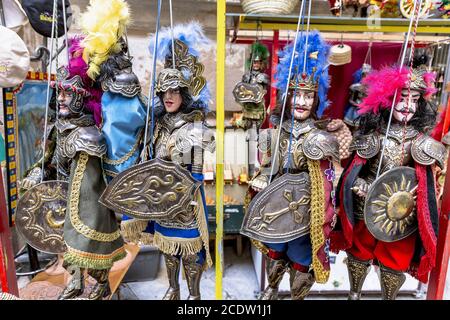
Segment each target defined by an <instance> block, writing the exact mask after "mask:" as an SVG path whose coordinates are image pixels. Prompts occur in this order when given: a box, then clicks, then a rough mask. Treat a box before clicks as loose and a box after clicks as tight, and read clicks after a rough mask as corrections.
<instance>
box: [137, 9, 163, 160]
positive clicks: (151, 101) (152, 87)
mask: <svg viewBox="0 0 450 320" xmlns="http://www.w3.org/2000/svg"><path fill="white" fill-rule="evenodd" d="M161 2H162V0H158V16H157V19H156V31H155V46H154V47H153V70H151V73H150V74H151V76H150V88H149V91H150V92H149V95H148V102H147V117H146V121H145V133H144V148H143V150H142V154H141V162H143V161H144V158H145V150H146V147H145V144H146V143H147V136H148V127H149V121H148V120H149V119H148V118H149V116H150V104H151V106H152V112H151V113H152V127H151V135H153V120H154V119H153V115H154V112H153V111H154V109H155V103H154V99H153V95H154V93H155V76H156V53H157V52H158V41H159V40H158V39H159V26H160V22H161V21H160V20H161ZM149 146H150V150H151V151H150V157H153V151H152V150H153V146H152V141H150V142H149Z"/></svg>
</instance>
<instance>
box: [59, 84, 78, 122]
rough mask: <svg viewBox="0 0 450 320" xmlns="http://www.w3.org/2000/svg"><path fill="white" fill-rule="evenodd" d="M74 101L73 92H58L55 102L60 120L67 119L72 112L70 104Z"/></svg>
mask: <svg viewBox="0 0 450 320" xmlns="http://www.w3.org/2000/svg"><path fill="white" fill-rule="evenodd" d="M73 99H74V96H73V92H71V91H66V90H60V91H59V94H58V97H57V102H58V106H59V109H58V115H59V116H60V117H62V118H67V117H69V116H70V115H71V114H72V112H71V111H70V104H71V103H72V101H73Z"/></svg>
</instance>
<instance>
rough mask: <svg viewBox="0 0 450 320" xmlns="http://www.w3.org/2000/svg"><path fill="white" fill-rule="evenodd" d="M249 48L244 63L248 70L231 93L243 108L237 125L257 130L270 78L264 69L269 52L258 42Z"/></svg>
mask: <svg viewBox="0 0 450 320" xmlns="http://www.w3.org/2000/svg"><path fill="white" fill-rule="evenodd" d="M251 50H252V51H251V54H250V57H249V59H248V60H247V63H246V64H247V68H249V70H248V71H247V72H246V73H245V74H244V75H243V76H242V81H241V82H239V83H238V84H237V85H236V86H235V88H234V90H233V95H234V98H235V100H236V102H237V103H239V104H240V105H241V106H242V108H243V114H242V121H241V122H240V123H238V126H239V127H242V128H243V129H250V128H254V129H255V130H258V129H259V127H260V126H261V124H262V122H263V121H264V119H265V116H266V107H265V95H266V93H267V87H268V85H269V82H270V80H269V76H268V75H267V74H266V73H265V72H264V71H265V69H266V67H267V63H268V61H267V60H268V58H269V55H270V54H269V50H268V49H267V47H266V46H265V45H263V44H262V43H259V42H255V43H254V44H252V46H251Z"/></svg>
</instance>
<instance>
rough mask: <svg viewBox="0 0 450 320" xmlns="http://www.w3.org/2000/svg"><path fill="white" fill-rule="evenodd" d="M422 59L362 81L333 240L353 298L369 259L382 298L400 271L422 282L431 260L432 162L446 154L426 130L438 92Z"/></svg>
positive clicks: (401, 278)
mask: <svg viewBox="0 0 450 320" xmlns="http://www.w3.org/2000/svg"><path fill="white" fill-rule="evenodd" d="M420 60H421V59H414V61H413V63H412V64H410V67H403V68H400V67H397V66H391V67H385V68H383V69H381V70H379V71H373V72H371V73H370V74H369V75H367V77H366V78H365V79H364V80H363V84H364V85H365V86H366V87H367V96H366V97H365V98H364V99H363V101H362V103H361V104H360V106H359V114H360V115H361V119H360V132H359V135H357V136H355V138H354V140H353V142H352V147H351V149H352V151H353V155H352V159H351V163H350V165H349V166H348V167H347V168H345V170H344V172H343V174H342V176H341V179H340V181H339V184H338V188H337V196H338V206H339V218H338V222H337V225H336V228H335V230H334V231H333V234H332V240H331V249H332V250H333V251H338V250H345V251H346V252H347V256H348V260H347V266H348V272H349V279H350V294H349V299H352V300H356V299H360V297H361V288H362V286H363V283H364V280H365V278H366V276H367V274H368V271H369V268H370V265H372V264H376V265H378V266H379V268H380V282H381V293H382V298H383V299H388V300H394V299H395V298H396V296H397V294H398V292H399V290H400V288H401V286H402V285H403V283H404V282H405V278H406V277H405V273H406V272H407V273H409V274H411V275H412V276H414V277H415V278H417V279H418V280H419V281H421V282H424V283H426V282H427V281H428V274H429V271H430V270H431V269H432V268H433V266H434V264H435V259H436V238H437V232H438V221H439V219H438V215H439V211H438V206H437V201H436V189H435V168H436V166H439V167H441V168H442V167H443V164H444V160H445V156H446V152H445V147H444V146H443V145H442V144H441V143H440V142H437V141H436V140H434V139H433V138H431V137H430V136H429V135H428V132H429V130H430V129H431V128H432V127H433V126H434V124H435V120H436V112H435V108H434V107H433V106H432V104H431V98H432V95H433V94H434V93H435V91H436V90H435V88H434V74H432V73H430V72H428V71H427V68H426V67H425V66H423V65H420V63H417V61H420ZM396 92H397V94H396ZM394 97H395V101H394ZM392 107H393V110H392V123H391V126H390V130H389V132H387V126H388V123H389V119H390V116H391V108H392ZM383 150H384V153H383Z"/></svg>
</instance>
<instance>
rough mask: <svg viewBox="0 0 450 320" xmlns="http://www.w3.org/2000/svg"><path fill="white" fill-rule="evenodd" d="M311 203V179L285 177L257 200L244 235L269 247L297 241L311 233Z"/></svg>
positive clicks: (295, 176)
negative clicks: (270, 244)
mask: <svg viewBox="0 0 450 320" xmlns="http://www.w3.org/2000/svg"><path fill="white" fill-rule="evenodd" d="M310 202H311V182H310V178H309V175H308V174H307V173H306V172H302V173H299V174H284V175H282V176H281V177H279V178H277V179H275V180H274V181H273V182H272V183H271V184H270V185H269V186H268V187H267V188H265V189H264V190H262V191H261V192H260V193H258V194H257V195H256V196H255V197H254V198H253V200H252V201H251V203H250V205H249V207H248V210H247V214H246V216H245V218H244V221H243V224H242V229H241V233H242V234H243V235H246V236H248V237H250V238H252V239H255V240H258V241H262V242H269V243H283V242H288V241H291V240H294V239H297V238H298V237H301V236H303V235H305V234H308V233H309V225H310Z"/></svg>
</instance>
